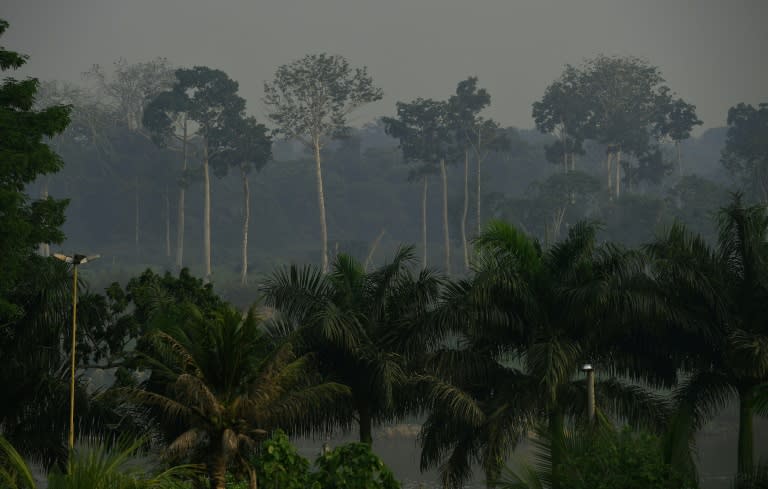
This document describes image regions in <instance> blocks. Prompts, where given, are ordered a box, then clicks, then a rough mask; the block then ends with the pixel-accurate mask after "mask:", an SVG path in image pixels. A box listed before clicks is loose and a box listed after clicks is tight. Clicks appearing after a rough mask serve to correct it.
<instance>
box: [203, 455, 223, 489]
mask: <svg viewBox="0 0 768 489" xmlns="http://www.w3.org/2000/svg"><path fill="white" fill-rule="evenodd" d="M208 476H209V477H210V478H211V489H226V487H227V457H226V455H224V453H223V450H222V449H221V448H219V449H218V453H216V455H214V456H212V457H211V462H210V467H209V468H208Z"/></svg>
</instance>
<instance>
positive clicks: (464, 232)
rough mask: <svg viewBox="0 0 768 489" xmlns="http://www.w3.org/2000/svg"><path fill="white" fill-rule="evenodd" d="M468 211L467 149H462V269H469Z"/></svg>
mask: <svg viewBox="0 0 768 489" xmlns="http://www.w3.org/2000/svg"><path fill="white" fill-rule="evenodd" d="M468 212H469V151H468V150H465V151H464V209H463V212H462V215H461V244H462V247H463V251H464V270H465V271H466V270H469V250H468V249H467V213H468Z"/></svg>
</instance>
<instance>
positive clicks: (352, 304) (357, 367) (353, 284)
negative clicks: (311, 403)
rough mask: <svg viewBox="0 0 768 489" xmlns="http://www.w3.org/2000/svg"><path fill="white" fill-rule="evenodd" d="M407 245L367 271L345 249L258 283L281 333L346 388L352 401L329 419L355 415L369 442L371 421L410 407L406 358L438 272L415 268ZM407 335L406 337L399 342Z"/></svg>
mask: <svg viewBox="0 0 768 489" xmlns="http://www.w3.org/2000/svg"><path fill="white" fill-rule="evenodd" d="M413 262H414V254H413V248H412V247H406V248H402V249H400V250H398V251H397V253H396V254H395V256H394V258H393V260H392V261H391V262H390V263H388V264H385V265H383V266H382V267H380V268H378V269H376V270H374V271H372V272H366V271H365V268H364V267H363V266H362V265H361V264H360V263H358V262H357V261H355V260H354V259H352V258H351V257H349V256H347V255H343V254H342V255H339V256H337V257H336V260H335V262H334V263H333V265H332V269H331V272H330V273H329V274H327V275H325V274H323V273H322V271H321V269H320V268H318V267H314V266H306V267H303V268H300V267H296V266H291V267H290V268H287V269H284V270H279V271H277V272H275V273H274V274H273V275H272V276H271V277H270V278H269V279H268V280H267V281H266V282H265V283H264V284H263V287H262V290H263V292H264V293H265V297H266V301H267V303H268V304H269V305H271V306H273V307H276V308H277V309H278V311H279V314H280V318H281V319H280V320H279V321H278V322H277V323H276V325H279V326H281V328H280V333H279V334H280V335H293V336H294V337H295V338H296V341H297V342H298V343H299V344H300V345H301V347H302V349H304V350H305V351H315V352H317V354H318V357H319V360H320V366H321V370H322V371H323V372H324V374H325V375H326V376H327V377H328V378H329V379H332V380H335V381H337V382H339V383H341V384H344V385H347V386H349V388H350V390H351V392H352V403H351V404H350V403H344V402H340V403H339V404H338V405H337V408H336V410H335V412H334V416H333V421H332V422H333V424H335V425H337V426H341V427H344V428H347V427H350V426H351V425H352V424H353V423H354V422H355V421H357V424H358V428H359V434H360V441H361V442H364V443H369V444H370V443H372V440H373V437H372V428H373V426H374V425H377V424H380V423H382V422H385V421H388V420H391V419H395V418H398V417H400V416H402V415H404V414H405V412H407V411H408V410H409V409H410V408H411V407H413V406H412V404H411V401H409V399H408V397H407V396H404V389H405V387H406V386H407V385H408V380H409V374H408V368H407V363H408V361H409V359H411V358H413V357H414V356H416V354H417V353H420V352H421V351H423V350H421V347H420V346H419V345H423V344H425V342H426V341H428V338H422V337H421V336H420V335H419V325H420V324H422V323H423V322H424V321H426V316H427V313H428V311H429V308H430V305H431V304H432V302H433V301H434V300H435V299H436V297H437V294H438V291H439V287H440V284H441V280H442V279H441V278H440V277H439V276H437V275H435V274H434V273H433V272H431V271H429V270H421V271H419V272H414V271H413V267H412V266H411V265H412V264H413ZM406 338H408V339H407V340H406Z"/></svg>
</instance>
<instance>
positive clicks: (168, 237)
mask: <svg viewBox="0 0 768 489" xmlns="http://www.w3.org/2000/svg"><path fill="white" fill-rule="evenodd" d="M165 256H166V258H170V257H171V198H170V197H169V196H168V185H166V186H165Z"/></svg>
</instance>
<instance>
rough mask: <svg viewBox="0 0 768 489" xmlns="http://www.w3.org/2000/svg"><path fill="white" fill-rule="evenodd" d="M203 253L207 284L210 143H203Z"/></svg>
mask: <svg viewBox="0 0 768 489" xmlns="http://www.w3.org/2000/svg"><path fill="white" fill-rule="evenodd" d="M203 192H204V198H203V253H204V254H205V257H204V260H205V283H210V281H211V275H212V270H211V176H210V174H209V172H208V141H203Z"/></svg>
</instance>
